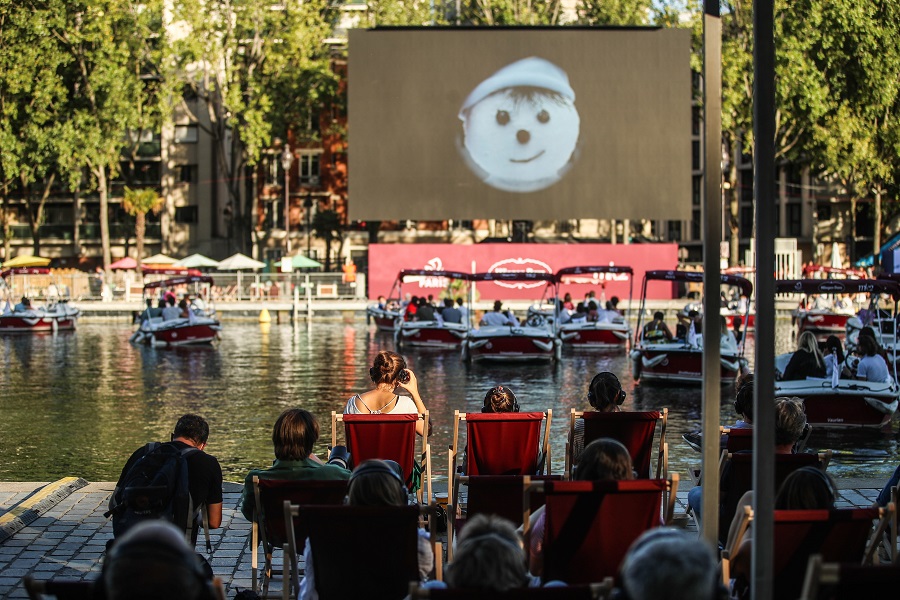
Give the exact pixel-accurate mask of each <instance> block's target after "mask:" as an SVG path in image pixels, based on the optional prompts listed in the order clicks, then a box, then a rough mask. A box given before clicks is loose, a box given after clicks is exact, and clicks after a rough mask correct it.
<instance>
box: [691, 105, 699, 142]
mask: <svg viewBox="0 0 900 600" xmlns="http://www.w3.org/2000/svg"><path fill="white" fill-rule="evenodd" d="M700 122H701V118H700V107H699V106H694V107H692V108H691V133H692V134H694V135H700Z"/></svg>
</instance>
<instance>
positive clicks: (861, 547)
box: [722, 505, 894, 600]
mask: <svg viewBox="0 0 900 600" xmlns="http://www.w3.org/2000/svg"><path fill="white" fill-rule="evenodd" d="M893 510H894V507H893V505H890V507H889V508H888V509H878V508H850V509H837V510H830V511H829V510H776V511H775V512H774V525H775V531H774V534H775V535H774V548H775V555H774V557H773V559H772V561H773V577H774V579H773V586H772V590H773V597H774V598H776V599H784V600H794V599H795V598H798V597H799V596H800V593H801V590H802V588H803V580H804V575H805V573H806V568H807V564H808V561H809V558H810V557H811V556H812V555H814V554H820V555H821V556H822V559H823V560H826V561H829V562H855V563H856V564H865V563H868V562H871V559H872V555H873V554H874V553H875V550H876V548H877V546H878V543H879V540H880V539H881V536H882V534H883V533H884V531H885V530H886V529H887V527H888V523H889V520H890V518H891V513H893ZM752 519H753V511H752V509H750V507H747V509H746V510H745V513H744V517H743V521H742V522H741V527H740V529H741V531H742V532H743V531H746V528H747V527H746V526H747V523H748V522H749V521H751V520H752ZM876 519H877V520H879V524H878V527H877V528H876V529H875V533H874V534H873V533H872V521H873V520H876ZM741 542H742V540H741V539H738V540H737V541H736V543H735V546H734V548H736V549H739V548H740V545H741ZM732 556H733V553H732ZM727 561H728V557H727V556H726V557H725V559H724V560H723V569H722V571H723V573H727V572H728V570H729V567H728V565H727ZM854 596H855V594H854Z"/></svg>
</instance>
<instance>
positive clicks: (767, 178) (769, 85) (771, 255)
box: [752, 0, 777, 600]
mask: <svg viewBox="0 0 900 600" xmlns="http://www.w3.org/2000/svg"><path fill="white" fill-rule="evenodd" d="M753 38H754V40H753V143H754V149H753V173H754V180H753V200H754V205H755V207H756V333H755V337H756V367H755V370H756V385H755V387H754V398H753V490H754V493H753V513H754V517H753V585H752V589H753V598H754V600H770V599H771V598H772V580H773V573H774V569H773V565H772V555H773V548H774V541H773V538H774V529H775V528H774V523H773V518H772V511H773V509H774V507H775V411H774V410H773V409H772V400H773V396H774V393H775V236H776V234H777V231H776V230H775V223H776V222H777V218H776V210H777V207H776V205H775V198H774V192H775V2H774V0H754V2H753Z"/></svg>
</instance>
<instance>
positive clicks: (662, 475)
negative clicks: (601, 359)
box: [564, 408, 669, 479]
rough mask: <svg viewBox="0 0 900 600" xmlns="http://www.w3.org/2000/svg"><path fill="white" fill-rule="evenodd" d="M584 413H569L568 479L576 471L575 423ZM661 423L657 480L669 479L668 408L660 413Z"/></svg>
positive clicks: (567, 442)
mask: <svg viewBox="0 0 900 600" xmlns="http://www.w3.org/2000/svg"><path fill="white" fill-rule="evenodd" d="M647 412H652V411H647ZM584 413H585V411H583V410H575V409H574V408H573V409H572V410H571V412H570V413H569V434H568V437H567V438H566V466H565V471H564V473H565V477H566V479H572V476H573V474H574V471H575V457H574V455H573V453H574V451H575V449H574V446H575V422H576V421H577V420H578V419H583V418H584ZM659 421H661V422H662V423H661V426H660V430H659V448H658V450H657V457H656V479H667V478H668V477H669V443H668V442H667V441H666V428H667V426H668V423H669V409H668V408H663V409H662V410H660V411H659V418H658V419H657V422H659ZM654 435H655V434H654ZM585 445H587V444H585ZM651 468H652V464H651Z"/></svg>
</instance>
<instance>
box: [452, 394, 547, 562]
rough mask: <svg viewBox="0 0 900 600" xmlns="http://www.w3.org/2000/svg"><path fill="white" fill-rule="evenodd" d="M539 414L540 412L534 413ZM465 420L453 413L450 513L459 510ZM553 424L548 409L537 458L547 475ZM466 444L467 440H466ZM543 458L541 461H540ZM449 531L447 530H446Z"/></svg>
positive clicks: (464, 414) (463, 415) (545, 413)
mask: <svg viewBox="0 0 900 600" xmlns="http://www.w3.org/2000/svg"><path fill="white" fill-rule="evenodd" d="M534 412H540V411H534ZM465 420H466V413H461V412H459V411H458V410H455V411H453V442H452V444H451V445H450V452H449V454H448V458H449V460H448V471H447V502H448V503H449V504H448V509H447V510H448V512H452V511H451V510H450V507H456V508H457V509H458V508H459V502H458V496H459V486H460V482H461V480H460V477H459V476H458V475H457V474H456V462H457V460H458V458H459V451H460V447H459V424H460V422H461V421H465ZM552 422H553V410H551V409H548V410H547V411H546V412H544V434H543V435H542V436H541V454H540V455H539V456H538V462H539V463H541V462H542V463H543V464H542V468H541V473H547V474H549V473H550V472H551V468H552V466H553V460H552V456H551V449H550V425H551V423H552ZM467 443H468V440H467ZM541 457H543V460H541ZM447 518H448V519H450V518H452V515H450V514H448V515H447ZM448 531H449V529H448ZM447 547H448V551H450V549H452V548H453V545H452V544H451V543H449V541H448V544H447Z"/></svg>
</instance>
